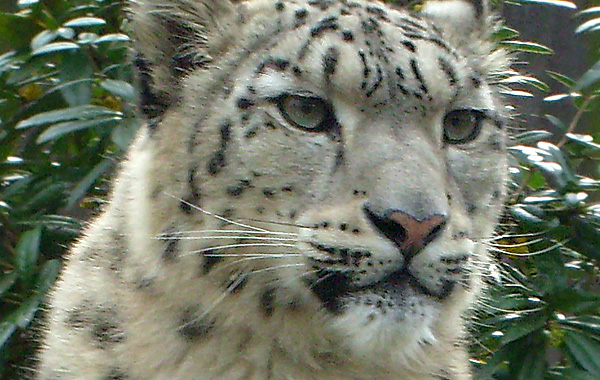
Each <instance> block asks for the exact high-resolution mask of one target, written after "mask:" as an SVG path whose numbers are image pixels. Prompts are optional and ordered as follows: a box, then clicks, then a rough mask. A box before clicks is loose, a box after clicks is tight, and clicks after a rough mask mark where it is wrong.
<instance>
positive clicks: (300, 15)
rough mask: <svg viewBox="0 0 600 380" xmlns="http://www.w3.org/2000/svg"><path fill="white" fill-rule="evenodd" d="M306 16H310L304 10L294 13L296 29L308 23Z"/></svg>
mask: <svg viewBox="0 0 600 380" xmlns="http://www.w3.org/2000/svg"><path fill="white" fill-rule="evenodd" d="M306 16H308V11H307V10H306V9H304V8H302V9H298V10H297V11H296V12H295V13H294V17H295V18H296V27H298V26H300V25H302V24H304V22H305V21H306Z"/></svg>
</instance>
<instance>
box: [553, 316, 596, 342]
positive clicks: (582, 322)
mask: <svg viewBox="0 0 600 380" xmlns="http://www.w3.org/2000/svg"><path fill="white" fill-rule="evenodd" d="M558 323H559V324H561V325H563V326H566V327H569V328H571V329H575V330H579V331H581V332H582V333H584V334H586V335H588V334H589V335H591V336H594V337H596V338H598V339H600V316H597V315H586V316H581V317H572V318H568V319H564V320H559V321H558Z"/></svg>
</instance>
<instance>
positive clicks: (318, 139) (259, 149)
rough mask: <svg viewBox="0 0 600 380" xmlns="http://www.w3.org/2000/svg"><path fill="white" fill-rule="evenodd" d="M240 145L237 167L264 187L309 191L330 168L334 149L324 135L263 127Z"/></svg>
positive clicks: (276, 127) (258, 127)
mask: <svg viewBox="0 0 600 380" xmlns="http://www.w3.org/2000/svg"><path fill="white" fill-rule="evenodd" d="M239 142H240V149H239V150H238V155H239V162H240V165H242V166H243V167H245V168H246V170H247V171H248V172H250V173H252V175H253V176H254V177H255V178H256V179H257V180H258V181H260V182H263V183H264V185H270V186H273V187H283V186H290V185H293V186H294V187H296V188H297V190H300V189H302V190H304V191H309V190H310V188H311V184H313V183H314V182H316V181H320V177H324V176H327V175H329V174H330V171H331V170H332V168H333V164H334V159H335V146H334V143H333V142H331V141H330V140H329V139H328V138H327V137H326V136H325V135H318V134H304V133H301V132H296V131H291V130H287V129H285V128H283V127H281V126H276V125H272V124H271V125H265V124H263V125H258V126H257V125H255V126H254V129H253V131H252V133H251V134H250V136H248V133H246V134H245V135H244V137H242V138H241V139H240V141H239Z"/></svg>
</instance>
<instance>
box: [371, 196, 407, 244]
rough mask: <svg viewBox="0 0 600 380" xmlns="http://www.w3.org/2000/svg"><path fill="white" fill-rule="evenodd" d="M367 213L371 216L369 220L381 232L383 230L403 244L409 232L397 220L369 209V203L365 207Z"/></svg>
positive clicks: (389, 236)
mask: <svg viewBox="0 0 600 380" xmlns="http://www.w3.org/2000/svg"><path fill="white" fill-rule="evenodd" d="M363 210H364V212H365V214H367V217H368V218H369V221H370V222H371V223H373V225H375V227H377V229H378V230H379V232H381V233H382V234H383V235H384V236H385V237H387V238H388V239H390V240H391V241H393V242H394V243H396V244H402V243H404V242H405V241H406V239H407V238H408V234H407V231H406V229H405V228H404V227H403V226H402V225H401V224H398V223H397V222H395V221H393V220H390V219H387V218H385V217H380V216H379V215H377V214H376V213H374V212H373V211H371V210H370V209H369V207H368V206H367V205H365V206H364V207H363Z"/></svg>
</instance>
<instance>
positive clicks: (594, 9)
mask: <svg viewBox="0 0 600 380" xmlns="http://www.w3.org/2000/svg"><path fill="white" fill-rule="evenodd" d="M595 13H600V7H591V8H588V9H584V10H583V11H581V12H579V13H577V16H583V15H587V14H595Z"/></svg>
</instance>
